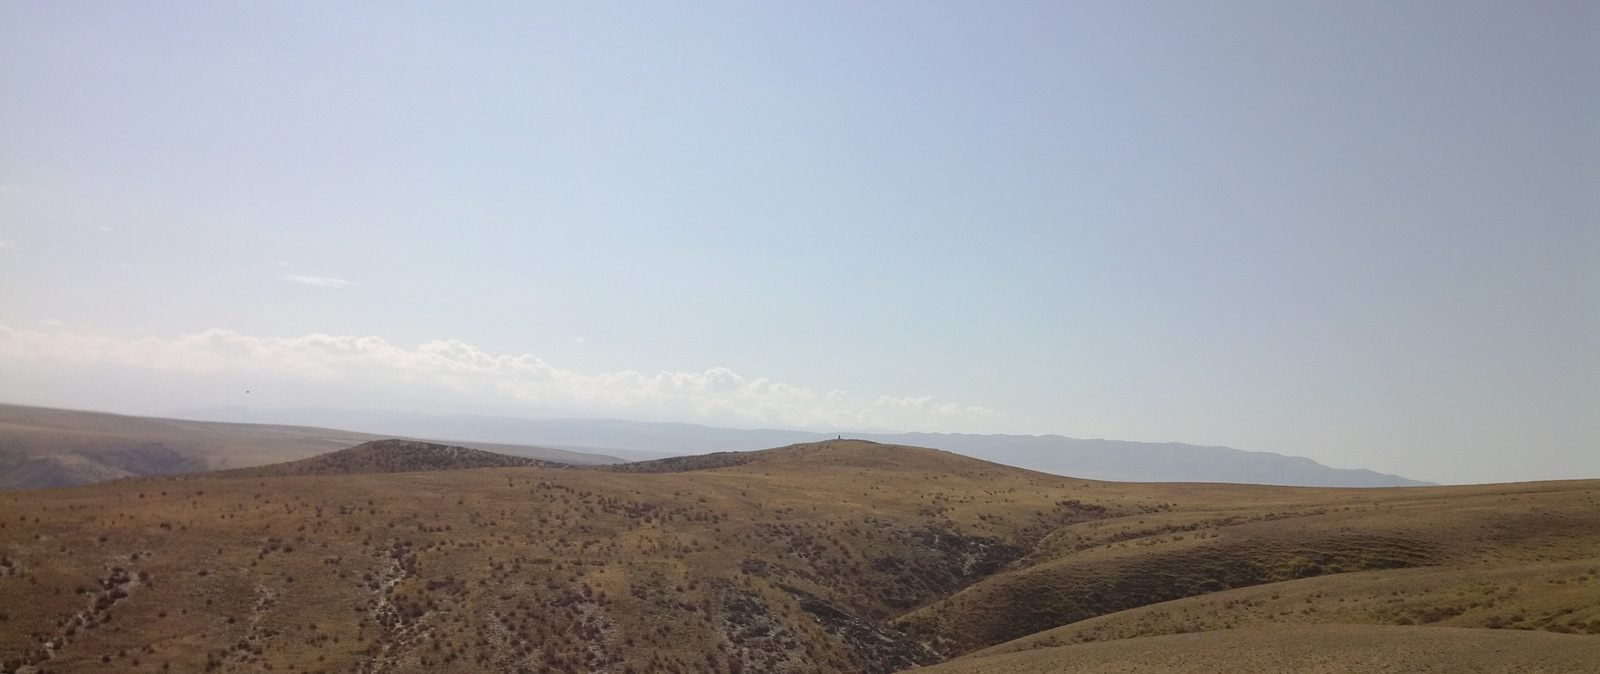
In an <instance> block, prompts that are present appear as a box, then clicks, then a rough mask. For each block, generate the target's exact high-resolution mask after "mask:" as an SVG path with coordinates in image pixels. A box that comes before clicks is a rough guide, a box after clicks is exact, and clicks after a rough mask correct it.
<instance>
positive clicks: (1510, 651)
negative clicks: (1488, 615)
mask: <svg viewBox="0 0 1600 674" xmlns="http://www.w3.org/2000/svg"><path fill="white" fill-rule="evenodd" d="M1596 663H1600V639H1595V638H1592V637H1580V636H1574V635H1569V634H1549V633H1538V632H1509V631H1489V630H1469V629H1456V628H1447V627H1379V626H1372V625H1317V626H1306V625H1296V626H1288V627H1266V628H1248V629H1238V630H1229V631H1225V632H1203V633H1195V634H1176V635H1169V636H1157V637H1145V638H1142V639H1129V640H1121V641H1109V642H1100V643H1090V644H1080V645H1076V646H1058V647H1054V648H1043V649H1038V650H1028V651H1022V652H1015V653H1006V654H997V655H992V656H982V655H980V656H970V657H966V658H961V659H959V660H956V661H953V662H950V663H946V664H943V665H939V666H935V667H927V668H923V669H917V670H915V671H916V672H918V673H919V674H922V673H926V674H968V673H971V674H978V673H980V672H981V673H982V674H1055V673H1056V672H1073V673H1074V674H1190V673H1196V672H1230V673H1231V674H1349V673H1351V672H1360V673H1361V674H1584V673H1587V672H1593V671H1594V669H1595V665H1596Z"/></svg>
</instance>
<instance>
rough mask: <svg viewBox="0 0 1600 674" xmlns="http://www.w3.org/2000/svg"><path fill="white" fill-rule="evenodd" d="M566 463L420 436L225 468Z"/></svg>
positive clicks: (271, 471) (284, 470)
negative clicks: (421, 438)
mask: <svg viewBox="0 0 1600 674" xmlns="http://www.w3.org/2000/svg"><path fill="white" fill-rule="evenodd" d="M527 466H538V467H545V468H560V467H566V464H560V463H554V462H550V461H540V460H538V459H530V458H526V457H521V456H511V455H508V454H496V453H494V452H486V451H483V450H481V449H473V448H471V447H462V446H459V445H444V444H439V443H434V442H422V441H420V440H400V439H388V440H373V441H371V442H363V443H361V444H359V445H356V446H354V447H351V448H349V449H341V450H339V451H336V452H329V453H327V454H321V455H318V456H313V457H310V458H306V459H300V460H299V461H289V462H287V463H276V464H271V465H266V466H257V467H254V468H242V469H238V470H230V471H223V474H224V475H229V476H250V477H263V476H284V475H356V474H367V473H413V472H421V471H435V470H466V469H471V468H520V467H527Z"/></svg>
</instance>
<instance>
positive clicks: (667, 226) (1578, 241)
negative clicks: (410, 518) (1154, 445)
mask: <svg viewBox="0 0 1600 674" xmlns="http://www.w3.org/2000/svg"><path fill="white" fill-rule="evenodd" d="M1596 45H1600V6H1597V5H1595V3H1593V2H1587V1H1574V2H1538V1H1533V2H1516V3H1507V2H1456V3H1428V2H1390V1H1381V2H1365V1H1348V2H1347V1H1340V2H1297V3H1284V2H1249V1H1245V0H1230V1H1228V2H1210V3H1193V2H1140V3H1114V2H1072V3H1062V2H1022V1H1018V2H1004V3H988V2H922V1H918V2H872V3H863V2H803V3H802V2H767V3H748V2H725V3H724V2H715V3H713V2H698V3H615V2H583V3H538V2H514V3H487V2H449V3H444V2H438V3H426V2H405V3H399V2H370V3H369V2H341V3H316V2H299V1H288V2H248V1H245V2H228V3H216V2H185V1H173V2H162V3H146V2H73V3H61V2H45V1H20V0H0V92H3V93H0V401H3V402H10V403H20V404H35V405H48V406H57V407H70V408H81V409H97V410H106V411H114V412H123V413H134V414H166V413H171V412H173V411H176V410H185V409H197V408H209V407H223V406H238V407H245V408H262V409H270V408H288V407H302V406H316V407H332V408H341V409H387V410H405V411H419V412H432V413H476V414H498V415H510V416H525V417H551V416H587V417H608V418H621V419H637V420H657V421H683V422H693V423H703V424H710V425H722V426H733V427H746V428H756V427H762V428H805V429H818V430H840V431H849V430H861V431H868V430H875V431H930V432H933V431H937V432H977V433H1028V434H1035V433H1039V434H1042V433H1058V434H1062V435H1066V436H1070V437H1082V438H1111V439H1121V440H1145V441H1178V442H1188V443H1195V444H1214V445H1226V446H1231V447H1238V448H1241V449H1249V450H1264V451H1274V452H1280V453H1285V454H1293V455H1300V456H1306V457H1310V458H1312V459H1315V460H1317V461H1320V462H1322V463H1325V464H1327V465H1331V466H1335V467H1341V468H1354V467H1363V468H1370V469H1373V470H1379V471H1383V472H1391V473H1398V474H1401V475H1405V476H1407V477H1412V478H1417V479H1426V480H1434V481H1440V482H1496V481H1511V480H1530V479H1557V478H1577V477H1600V47H1597V46H1596Z"/></svg>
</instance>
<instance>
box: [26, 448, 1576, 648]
mask: <svg viewBox="0 0 1600 674" xmlns="http://www.w3.org/2000/svg"><path fill="white" fill-rule="evenodd" d="M372 449H373V448H372V447H368V448H367V450H366V451H364V452H349V453H346V454H344V455H343V456H344V457H346V458H343V459H338V460H333V459H330V460H328V461H324V462H320V463H318V462H309V463H302V464H299V467H298V468H290V467H288V466H282V467H278V468H275V469H271V470H260V469H257V470H258V472H256V473H250V472H245V471H226V472H221V473H207V474H201V475H193V476H183V477H171V478H151V479H144V480H139V481H117V482H110V483H105V484H99V485H94V486H90V487H81V488H72V489H55V490H42V491H16V492H9V493H5V494H0V595H3V596H5V597H6V598H7V600H8V601H7V602H5V604H6V606H5V607H4V608H0V663H4V665H5V666H4V667H0V671H12V670H16V669H18V668H19V667H26V668H32V669H27V670H24V671H38V670H39V669H48V670H49V671H52V672H77V671H95V672H101V671H127V672H161V671H197V672H205V671H211V672H244V671H252V672H254V671H265V670H267V669H268V668H269V667H270V669H271V670H273V671H297V672H388V671H395V672H423V671H427V672H436V671H437V672H481V671H509V672H517V671H528V672H546V671H548V672H589V671H603V672H617V673H624V672H631V673H633V674H645V673H650V672H685V673H687V672H722V673H729V672H738V673H741V674H744V673H753V672H841V673H842V672H893V671H900V670H904V669H908V668H912V667H916V666H919V665H934V664H938V663H944V664H941V665H940V668H938V669H934V670H932V671H952V672H961V671H998V672H1007V671H1015V672H1031V671H1060V668H1061V666H1062V663H1063V662H1072V663H1075V665H1074V666H1078V664H1082V665H1083V666H1085V667H1088V666H1090V665H1093V666H1097V667H1102V669H1086V670H1085V671H1123V670H1120V669H1115V668H1114V667H1116V666H1121V665H1119V664H1117V663H1119V662H1124V661H1127V660H1126V659H1127V658H1128V657H1131V655H1130V654H1137V653H1144V654H1146V655H1143V656H1138V657H1144V658H1146V661H1148V662H1149V663H1151V665H1150V667H1151V668H1152V669H1151V671H1197V672H1198V671H1304V672H1312V671H1348V670H1349V669H1351V668H1352V667H1353V664H1352V663H1358V662H1362V661H1358V660H1351V659H1349V658H1361V657H1365V658H1368V659H1369V660H1371V659H1383V661H1384V662H1392V663H1407V662H1412V663H1421V664H1426V663H1430V662H1440V663H1451V662H1468V661H1471V662H1480V663H1489V662H1491V656H1490V654H1491V653H1494V654H1498V655H1496V656H1495V657H1500V658H1502V660H1499V661H1504V662H1523V661H1519V660H1516V659H1515V658H1512V659H1511V660H1505V659H1504V658H1506V657H1511V656H1516V657H1522V656H1523V655H1526V656H1527V657H1526V658H1524V660H1525V662H1523V664H1529V663H1531V664H1529V666H1530V667H1532V666H1535V665H1537V666H1542V667H1544V669H1543V670H1537V669H1529V670H1528V671H1574V670H1571V669H1570V668H1567V669H1563V667H1564V666H1565V665H1564V664H1563V663H1571V662H1586V661H1592V660H1586V658H1587V657H1588V655H1589V654H1590V653H1592V649H1593V647H1594V645H1595V644H1600V614H1596V613H1595V611H1596V610H1597V609H1596V605H1597V602H1595V601H1594V598H1595V597H1596V596H1600V481H1573V482H1552V483H1529V484H1518V485H1488V486H1477V487H1421V488H1402V489H1304V488H1285V487H1250V486H1240V485H1195V484H1125V483H1109V482H1094V481H1088V480H1077V479H1072V478H1064V477H1058V476H1053V475H1047V474H1042V473H1035V472H1031V471H1025V470H1021V469H1015V468H1009V467H1005V466H1000V465H996V464H991V463H985V462H982V461H978V460H975V459H971V458H967V457H963V456H959V455H955V454H950V453H947V452H942V451H936V450H929V449H920V448H913V447H899V446H892V445H880V444H875V443H870V442H864V441H831V442H822V443H812V444H802V445H794V446H790V447H784V448H779V449H773V450H766V451H759V452H736V453H726V454H721V455H709V456H704V457H689V458H685V459H669V460H664V461H659V462H651V463H647V464H637V465H632V466H616V467H593V468H582V469H573V468H558V467H549V466H526V467H501V468H483V469H477V470H450V471H426V472H369V470H372V469H376V468H379V467H392V466H422V465H426V464H427V461H428V460H429V459H428V457H437V456H440V455H441V454H440V453H439V452H438V451H436V449H435V448H430V447H428V446H425V445H408V444H401V443H392V444H390V445H387V449H386V450H384V451H379V452H374V451H371V450H372ZM458 455H459V456H462V457H467V456H472V455H469V454H464V453H458ZM362 456H365V457H368V458H367V459H360V460H357V458H356V457H362ZM374 457H381V458H374ZM368 459H371V460H370V461H369V460H368ZM447 463H449V462H447ZM462 463H464V464H466V463H471V462H462ZM293 465H294V464H289V466H293ZM267 472H273V473H275V474H274V475H270V476H269V475H266V474H265V473H267ZM329 473H336V474H329ZM1466 628H1479V629H1466ZM1489 628H1505V629H1500V630H1491V629H1489ZM1459 632H1464V634H1465V636H1461V635H1458V633H1459ZM1472 637H1482V639H1479V640H1476V641H1474V640H1473V639H1472ZM1341 640H1342V641H1341ZM1301 642H1305V647H1306V649H1309V650H1306V651H1305V655H1304V657H1303V658H1302V659H1301V660H1294V661H1284V660H1281V659H1279V660H1274V659H1273V658H1277V657H1279V655H1274V654H1275V653H1278V654H1282V653H1285V651H1282V650H1281V649H1279V650H1274V644H1278V645H1279V646H1282V645H1285V644H1300V643H1301ZM1464 642H1472V643H1471V644H1469V645H1467V646H1460V647H1458V644H1460V643H1464ZM1341 644H1342V645H1341ZM1297 647H1298V646H1297ZM1318 648H1320V649H1322V650H1317V649H1318ZM1507 649H1509V650H1507ZM1586 649H1590V650H1586ZM1188 651H1193V652H1194V653H1195V654H1196V655H1195V656H1194V657H1193V658H1188V659H1185V658H1183V657H1181V655H1182V653H1184V652H1188ZM1446 651H1448V652H1450V653H1456V654H1457V655H1451V656H1449V657H1455V658H1457V660H1450V659H1449V658H1448V657H1444V656H1439V657H1437V658H1436V657H1434V656H1433V655H1430V654H1434V653H1441V652H1446ZM1230 652H1234V653H1239V654H1247V653H1248V654H1250V655H1249V656H1248V658H1247V659H1246V661H1247V662H1250V663H1254V662H1259V663H1262V664H1260V666H1259V667H1258V668H1257V669H1254V670H1250V669H1240V668H1230V667H1223V668H1221V669H1220V670H1219V669H1218V668H1216V667H1208V666H1207V665H1206V663H1211V664H1212V665H1215V664H1216V663H1217V662H1221V660H1215V659H1213V660H1207V659H1206V658H1207V657H1213V658H1223V657H1225V656H1226V655H1227V654H1228V653H1230ZM1163 653H1167V654H1168V655H1167V656H1163V655H1162V654H1163ZM1208 653H1209V654H1210V655H1207V654H1208ZM1508 653H1509V655H1508ZM1169 656H1170V657H1169ZM1162 657H1168V659H1167V660H1161V659H1160V658H1162ZM1241 657H1243V656H1241ZM1284 657H1288V656H1284ZM1119 658H1121V659H1119ZM1341 658H1345V659H1341ZM1407 658H1410V659H1409V660H1408V659H1407ZM1539 658H1544V659H1542V660H1540V659H1539ZM1562 658H1567V659H1565V660H1563V659H1562ZM1574 658H1576V659H1574ZM1135 661H1136V662H1137V660H1135ZM1162 662H1167V663H1169V664H1170V665H1171V666H1173V667H1179V668H1178V669H1171V668H1169V669H1159V667H1158V665H1161V663H1162ZM1094 663H1100V664H1094ZM1174 663H1175V664H1174ZM1296 663H1300V664H1296ZM1304 663H1323V665H1318V666H1324V668H1323V669H1314V668H1310V669H1308V668H1306V667H1309V666H1310V665H1306V666H1305V667H1302V666H1301V665H1302V664H1304ZM1541 663H1543V664H1541ZM1162 666H1165V665H1162ZM1252 666H1254V665H1252ZM1275 666H1281V667H1282V669H1280V670H1274V669H1273V667H1275ZM1395 666H1397V667H1398V666H1400V665H1398V664H1397V665H1395ZM1029 667H1032V668H1033V669H1029ZM1182 667H1189V668H1188V669H1183V668H1182ZM1294 667H1300V669H1295V668H1294ZM963 668H965V669H963ZM1140 671H1144V670H1143V669H1141V670H1140ZM1371 671H1400V670H1399V669H1394V670H1371ZM1407 671H1425V670H1422V669H1416V668H1413V669H1412V670H1407ZM1451 671H1476V670H1471V669H1464V668H1457V669H1455V670H1451ZM1482 671H1513V670H1510V669H1499V670H1497V669H1485V670H1482Z"/></svg>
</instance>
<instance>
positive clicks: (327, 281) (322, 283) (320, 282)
mask: <svg viewBox="0 0 1600 674" xmlns="http://www.w3.org/2000/svg"><path fill="white" fill-rule="evenodd" d="M283 280H285V281H291V282H294V283H302V284H305V285H308V286H316V287H318V288H343V287H346V286H351V285H355V284H354V283H352V282H350V281H346V280H344V279H342V278H329V277H326V276H302V275H300V274H289V275H287V276H284V277H283Z"/></svg>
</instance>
